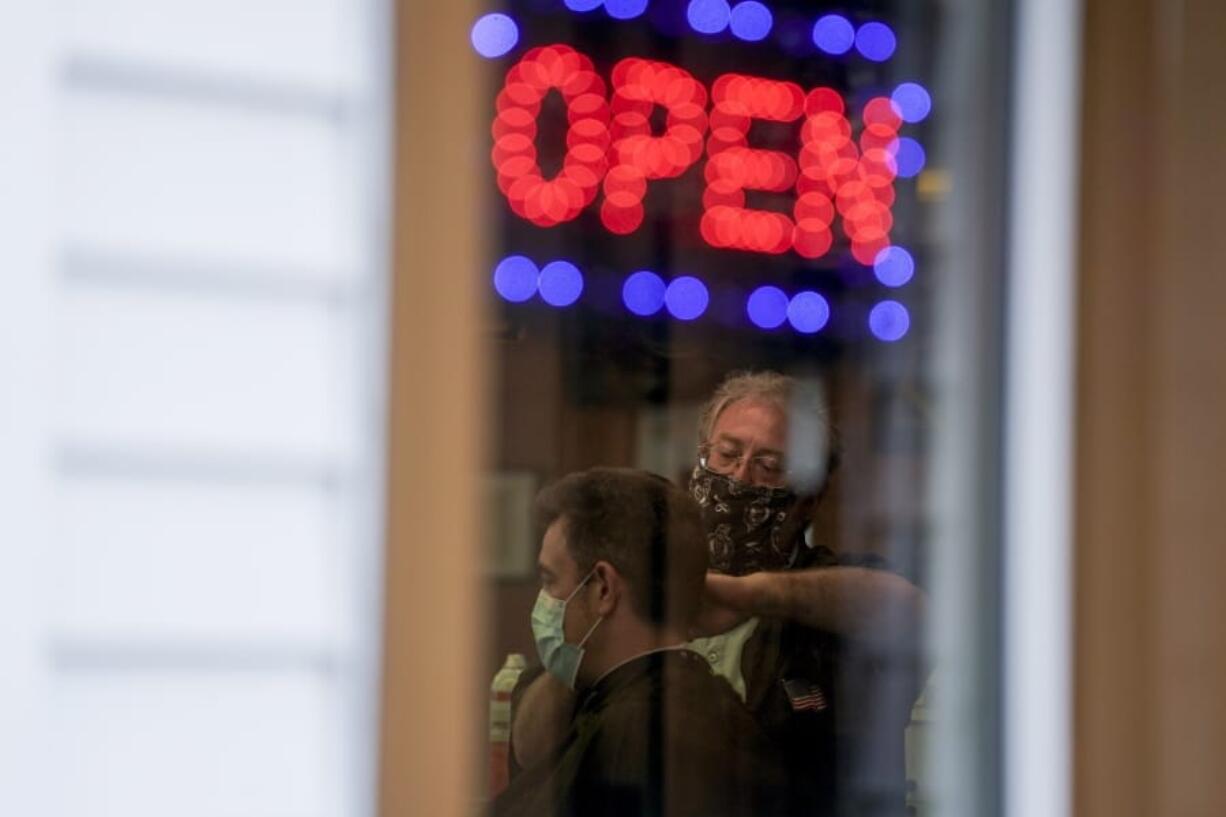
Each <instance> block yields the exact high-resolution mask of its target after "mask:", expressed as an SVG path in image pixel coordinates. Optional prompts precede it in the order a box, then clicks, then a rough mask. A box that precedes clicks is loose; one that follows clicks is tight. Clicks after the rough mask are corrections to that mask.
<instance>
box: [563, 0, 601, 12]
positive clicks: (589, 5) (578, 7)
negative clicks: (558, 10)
mask: <svg viewBox="0 0 1226 817" xmlns="http://www.w3.org/2000/svg"><path fill="white" fill-rule="evenodd" d="M562 2H563V3H564V4H565V5H566V7H567V8H568V9H570V10H571V11H595V10H596V9H598V8H600V7H601V5H603V4H604V0H562Z"/></svg>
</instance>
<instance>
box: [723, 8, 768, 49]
mask: <svg viewBox="0 0 1226 817" xmlns="http://www.w3.org/2000/svg"><path fill="white" fill-rule="evenodd" d="M729 24H730V25H731V26H732V35H733V36H734V37H737V38H739V39H742V40H744V41H745V42H750V43H756V42H758V41H759V40H764V39H766V35H767V34H770V33H771V26H773V25H774V24H775V19H774V17H772V16H771V10H770V9H768V8H767V7H766V6H764V5H762V4H761V3H759V2H758V0H744V2H741V3H737V4H736V5H735V6H733V7H732V16H731V19H730V20H729Z"/></svg>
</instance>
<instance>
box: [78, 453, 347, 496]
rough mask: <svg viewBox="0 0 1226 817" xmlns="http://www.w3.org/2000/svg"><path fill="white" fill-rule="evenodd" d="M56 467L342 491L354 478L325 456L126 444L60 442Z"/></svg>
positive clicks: (93, 473)
mask: <svg viewBox="0 0 1226 817" xmlns="http://www.w3.org/2000/svg"><path fill="white" fill-rule="evenodd" d="M56 466H57V471H58V472H59V474H60V476H61V477H118V478H126V479H151V480H152V479H156V480H178V481H187V482H213V483H218V482H220V483H234V484H251V483H261V484H284V483H290V484H298V485H314V486H318V487H319V488H322V489H324V490H330V491H335V490H340V489H341V488H343V487H344V486H345V485H346V484H348V483H349V482H350V475H349V474H348V473H346V471H345V469H343V468H342V467H341V465H340V464H339V463H336V462H333V461H329V460H327V459H325V458H320V459H312V458H308V457H295V456H293V455H279V454H267V453H265V454H254V453H252V454H249V453H238V452H222V451H199V450H192V449H188V448H171V447H164V448H162V447H150V446H140V445H122V444H110V445H104V444H90V443H81V442H70V443H65V444H61V445H60V447H59V450H58V452H57V457H56Z"/></svg>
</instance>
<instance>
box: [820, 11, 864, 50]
mask: <svg viewBox="0 0 1226 817" xmlns="http://www.w3.org/2000/svg"><path fill="white" fill-rule="evenodd" d="M855 42H856V29H855V28H854V27H853V26H852V24H851V21H850V20H848V19H847V18H846V17H843V16H842V15H839V14H827V15H826V16H825V17H822V18H820V19H818V21H817V22H816V23H814V24H813V44H814V45H816V46H817V47H818V48H820V49H821V50H822V51H825V52H826V53H827V54H833V55H835V56H838V55H839V54H846V53H847V52H848V51H850V50H851V47H852V46H853V45H855Z"/></svg>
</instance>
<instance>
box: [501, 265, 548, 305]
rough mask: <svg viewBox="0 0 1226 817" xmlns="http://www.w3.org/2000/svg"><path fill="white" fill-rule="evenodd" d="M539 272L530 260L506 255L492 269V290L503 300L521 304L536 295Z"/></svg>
mask: <svg viewBox="0 0 1226 817" xmlns="http://www.w3.org/2000/svg"><path fill="white" fill-rule="evenodd" d="M539 275H540V272H539V271H538V270H537V268H536V264H534V263H532V260H531V259H530V258H525V257H524V256H522V255H508V256H507V257H506V258H504V259H502V260H501V261H499V262H498V266H497V267H495V268H494V289H495V290H497V291H498V294H499V295H501V296H502V297H503V298H504V299H505V300H508V301H510V302H511V303H516V304H517V303H521V302H523V301H526V300H528V299H529V298H531V297H532V296H533V295H535V294H536V285H537V277H538V276H539Z"/></svg>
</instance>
